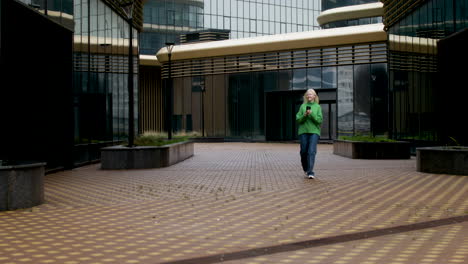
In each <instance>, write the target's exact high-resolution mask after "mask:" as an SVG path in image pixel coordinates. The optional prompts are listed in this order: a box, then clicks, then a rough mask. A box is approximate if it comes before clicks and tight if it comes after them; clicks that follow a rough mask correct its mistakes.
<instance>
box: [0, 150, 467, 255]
mask: <svg viewBox="0 0 468 264" xmlns="http://www.w3.org/2000/svg"><path fill="white" fill-rule="evenodd" d="M316 175H317V178H316V179H315V180H309V179H306V178H305V177H304V175H303V172H302V169H301V166H300V160H299V145H298V144H287V143H275V144H270V143H196V144H195V155H194V156H193V157H192V158H190V159H188V160H186V161H184V162H181V163H179V164H176V165H174V166H171V167H167V168H161V169H147V170H125V171H105V170H101V169H100V164H94V165H89V166H85V167H80V168H77V169H74V170H69V171H62V172H58V173H54V174H48V175H46V179H45V198H46V203H45V204H43V205H41V206H37V207H34V208H32V209H25V210H17V211H7V212H0V230H1V233H0V263H2V264H7V263H34V264H36V263H37V264H39V263H60V264H62V263H63V264H75V263H76V264H78V263H80V264H81V263H218V262H224V263H251V264H253V263H319V264H322V263H337V264H347V263H359V264H382V263H393V264H417V263H436V264H446V263H447V264H449V263H467V262H468V177H466V176H456V175H438V174H426V173H419V172H417V171H416V160H415V158H414V157H413V158H411V159H410V160H352V159H348V158H344V157H340V156H336V155H333V154H332V145H329V144H321V145H319V152H318V156H317V162H316Z"/></svg>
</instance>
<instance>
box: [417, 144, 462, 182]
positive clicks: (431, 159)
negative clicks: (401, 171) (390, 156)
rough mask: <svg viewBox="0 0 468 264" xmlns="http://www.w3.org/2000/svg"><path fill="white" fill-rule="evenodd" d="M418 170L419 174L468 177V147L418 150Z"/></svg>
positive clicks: (435, 147)
mask: <svg viewBox="0 0 468 264" xmlns="http://www.w3.org/2000/svg"><path fill="white" fill-rule="evenodd" d="M416 170H417V171H419V172H426V173H435V174H451V175H464V176H467V175H468V147H466V146H461V147H446V146H434V147H422V148H416Z"/></svg>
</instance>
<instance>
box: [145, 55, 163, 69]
mask: <svg viewBox="0 0 468 264" xmlns="http://www.w3.org/2000/svg"><path fill="white" fill-rule="evenodd" d="M140 65H143V66H156V67H161V66H162V65H161V63H160V62H159V61H158V58H156V56H155V55H140Z"/></svg>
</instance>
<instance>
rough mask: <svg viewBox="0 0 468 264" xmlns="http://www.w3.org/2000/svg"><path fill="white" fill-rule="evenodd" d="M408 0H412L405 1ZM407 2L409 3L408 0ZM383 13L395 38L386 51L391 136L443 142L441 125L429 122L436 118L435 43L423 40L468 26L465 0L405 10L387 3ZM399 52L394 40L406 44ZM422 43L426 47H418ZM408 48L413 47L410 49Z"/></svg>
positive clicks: (438, 1)
mask: <svg viewBox="0 0 468 264" xmlns="http://www.w3.org/2000/svg"><path fill="white" fill-rule="evenodd" d="M410 2H411V1H410ZM408 4H411V3H408ZM387 5H388V6H387V7H386V9H387V10H393V11H392V12H390V11H389V12H388V13H387V14H386V16H387V17H389V19H388V21H389V22H388V23H390V24H387V27H388V32H389V34H390V36H392V38H393V41H394V42H395V43H396V44H395V45H394V48H392V49H391V50H390V54H389V55H390V57H389V58H390V62H389V66H390V69H389V78H390V80H389V85H390V91H391V107H392V109H391V110H392V124H391V126H392V132H393V135H394V137H395V138H398V139H403V140H412V141H415V142H418V141H421V142H437V141H441V140H443V141H445V140H446V139H442V138H440V134H439V132H438V131H440V129H441V128H439V127H438V124H437V123H436V122H434V120H437V119H438V118H440V117H439V112H440V111H439V110H437V109H436V106H437V105H438V103H437V102H438V99H437V98H438V97H439V96H437V95H436V92H435V91H436V89H437V88H436V83H437V77H438V76H437V72H439V71H440V69H438V65H437V60H438V59H437V47H436V45H435V44H434V45H428V43H435V42H434V41H433V40H436V39H442V38H444V37H447V36H449V35H451V34H453V33H455V32H458V31H460V30H462V29H465V28H467V27H468V12H467V10H468V1H467V0H460V1H459V0H457V1H453V0H429V1H424V3H422V4H419V5H417V6H415V8H413V9H410V10H404V12H406V13H405V15H404V16H401V18H400V19H399V20H397V19H394V17H395V18H396V17H398V16H397V14H399V13H401V12H403V11H401V10H398V8H392V5H397V3H392V2H390V3H388V4H387ZM408 40H411V41H410V43H411V44H409V47H406V48H405V50H404V51H402V50H401V49H400V48H399V47H400V46H403V45H402V44H398V43H405V42H406V43H407V42H408ZM421 46H424V47H427V48H424V49H421V48H419V47H421ZM412 50H413V51H412ZM441 92H443V91H441Z"/></svg>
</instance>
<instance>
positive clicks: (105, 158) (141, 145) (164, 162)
mask: <svg viewBox="0 0 468 264" xmlns="http://www.w3.org/2000/svg"><path fill="white" fill-rule="evenodd" d="M196 136H197V134H194V133H190V134H175V135H174V138H173V139H172V140H170V141H168V140H166V138H167V136H166V134H163V133H156V132H147V133H144V134H143V135H141V136H140V137H138V138H137V139H136V140H135V145H136V146H134V147H128V146H123V145H120V146H112V147H106V148H102V149H101V169H150V168H160V167H167V166H171V165H173V164H176V163H178V162H181V161H183V160H185V159H188V158H190V157H192V156H193V154H194V145H193V142H192V141H191V140H189V138H191V137H196Z"/></svg>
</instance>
